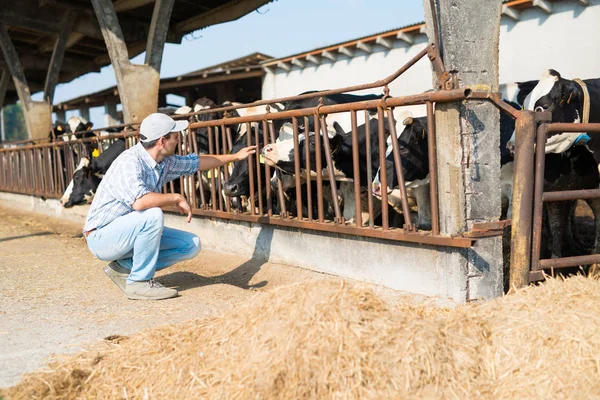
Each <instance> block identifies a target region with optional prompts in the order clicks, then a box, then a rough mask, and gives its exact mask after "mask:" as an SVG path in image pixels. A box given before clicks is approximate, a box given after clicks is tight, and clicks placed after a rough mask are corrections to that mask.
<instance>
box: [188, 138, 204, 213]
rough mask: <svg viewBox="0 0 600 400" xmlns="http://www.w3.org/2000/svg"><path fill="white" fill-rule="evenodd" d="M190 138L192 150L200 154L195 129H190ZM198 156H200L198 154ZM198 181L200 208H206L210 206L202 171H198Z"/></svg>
mask: <svg viewBox="0 0 600 400" xmlns="http://www.w3.org/2000/svg"><path fill="white" fill-rule="evenodd" d="M188 132H189V135H188V136H189V137H190V141H191V143H192V149H193V150H194V153H196V154H198V142H197V141H196V131H195V130H194V129H189V130H188ZM198 156H200V155H199V154H198ZM196 179H197V180H198V190H200V203H201V204H200V208H205V207H207V206H208V204H207V203H206V198H205V196H204V183H203V182H202V181H203V179H202V172H201V171H200V169H198V171H197V172H196ZM195 191H196V190H195V188H194V192H195ZM194 207H196V204H194Z"/></svg>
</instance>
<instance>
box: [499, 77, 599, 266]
mask: <svg viewBox="0 0 600 400" xmlns="http://www.w3.org/2000/svg"><path fill="white" fill-rule="evenodd" d="M584 87H585V89H584ZM585 90H587V92H588V95H589V97H588V99H589V112H588V113H587V115H586V113H585V110H584V101H585V97H586V96H585V94H584V93H585ZM524 108H525V109H526V110H529V111H548V112H550V113H551V114H552V122H565V123H579V122H589V123H599V122H600V79H586V80H583V81H580V80H569V79H564V78H563V77H562V76H561V75H560V74H559V73H558V72H557V71H555V70H553V69H550V70H547V71H545V72H544V73H543V74H542V77H541V79H540V81H539V82H538V84H537V85H536V86H535V88H534V89H533V90H532V92H531V94H530V96H529V97H528V98H527V99H526V100H525V105H524ZM586 143H587V146H582V145H581V144H586ZM508 147H509V148H510V149H511V150H513V149H514V135H513V137H512V138H511V140H510V142H509V144H508ZM599 161H600V138H599V137H598V134H593V133H589V134H588V132H577V133H558V134H553V135H549V137H548V139H547V142H546V160H545V171H544V191H560V190H577V189H596V188H598V183H599V181H598V164H599ZM586 201H587V203H588V205H589V206H590V208H591V209H592V211H593V212H594V218H595V226H596V234H595V244H594V253H596V254H598V253H600V200H599V199H589V200H586ZM573 206H574V203H573V202H552V203H545V204H544V207H545V210H546V213H547V217H548V225H550V233H551V235H552V239H551V241H550V243H551V249H550V254H551V256H552V257H560V256H561V247H562V243H563V239H564V238H565V236H567V235H570V234H571V232H569V230H568V229H566V227H567V226H568V222H569V221H568V220H569V215H570V214H571V212H572V210H571V208H572V207H573Z"/></svg>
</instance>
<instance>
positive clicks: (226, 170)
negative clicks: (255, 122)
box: [219, 125, 231, 212]
mask: <svg viewBox="0 0 600 400" xmlns="http://www.w3.org/2000/svg"><path fill="white" fill-rule="evenodd" d="M228 129H229V128H225V125H221V139H222V143H223V154H229V151H230V150H231V147H228V146H227V143H228V141H227V133H228ZM229 134H230V135H231V132H229ZM219 175H220V174H219ZM223 176H224V178H225V179H224V181H223V186H225V182H227V181H228V180H229V163H227V164H225V165H223ZM220 193H221V197H224V199H223V201H224V202H225V210H226V211H227V212H231V201H229V196H225V195H224V194H223V192H222V191H221V192H220Z"/></svg>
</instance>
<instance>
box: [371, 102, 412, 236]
mask: <svg viewBox="0 0 600 400" xmlns="http://www.w3.org/2000/svg"><path fill="white" fill-rule="evenodd" d="M384 118H385V117H384V115H383V107H381V106H379V107H377V119H378V121H377V122H378V123H379V125H378V132H377V140H378V142H379V143H378V145H379V182H380V183H381V227H382V228H383V230H384V231H387V230H389V229H390V223H389V222H390V221H389V214H388V195H387V194H388V193H387V171H386V169H385V150H386V149H385V121H384ZM404 218H405V219H406V216H404Z"/></svg>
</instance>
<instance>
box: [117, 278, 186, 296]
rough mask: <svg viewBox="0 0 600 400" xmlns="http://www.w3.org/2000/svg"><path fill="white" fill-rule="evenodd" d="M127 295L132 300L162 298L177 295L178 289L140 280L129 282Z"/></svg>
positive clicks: (151, 280)
mask: <svg viewBox="0 0 600 400" xmlns="http://www.w3.org/2000/svg"><path fill="white" fill-rule="evenodd" d="M125 296H127V298H128V299H132V300H162V299H170V298H171V297H175V296H177V289H171V288H168V287H165V286H163V285H162V284H160V283H158V282H156V281H155V280H154V279H150V280H149V281H139V282H134V283H128V284H127V286H126V287H125Z"/></svg>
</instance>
